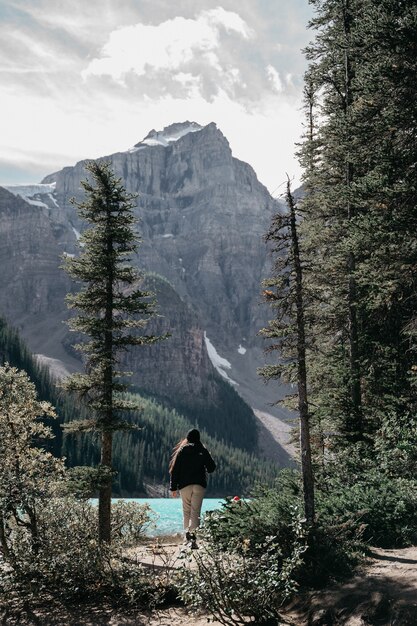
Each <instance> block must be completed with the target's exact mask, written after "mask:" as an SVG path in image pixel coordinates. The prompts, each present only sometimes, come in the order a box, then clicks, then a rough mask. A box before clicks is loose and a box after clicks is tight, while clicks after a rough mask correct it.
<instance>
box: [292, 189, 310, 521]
mask: <svg viewBox="0 0 417 626" xmlns="http://www.w3.org/2000/svg"><path fill="white" fill-rule="evenodd" d="M287 204H288V207H289V210H290V228H291V242H292V251H293V264H294V272H295V281H296V288H295V295H296V310H297V378H298V380H297V384H298V409H299V413H300V450H301V473H302V477H303V492H304V511H305V517H306V519H307V522H308V523H310V524H312V523H313V522H314V515H315V513H314V476H313V466H312V461H311V444H310V419H309V418H310V416H309V411H308V398H307V369H306V341H305V321H304V302H303V274H302V267H301V260H300V249H299V244H298V232H297V220H296V214H295V203H294V198H293V195H292V193H291V186H290V181H289V180H288V182H287Z"/></svg>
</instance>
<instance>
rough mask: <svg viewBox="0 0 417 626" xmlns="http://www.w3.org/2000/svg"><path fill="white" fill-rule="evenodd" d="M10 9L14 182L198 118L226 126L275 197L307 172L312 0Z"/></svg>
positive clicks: (1, 164) (141, 1)
mask: <svg viewBox="0 0 417 626" xmlns="http://www.w3.org/2000/svg"><path fill="white" fill-rule="evenodd" d="M4 2H5V5H6V6H11V7H12V8H13V7H16V14H15V16H14V17H13V10H11V11H10V18H6V19H5V20H4V22H3V24H0V35H1V36H0V56H1V58H2V61H1V66H0V79H1V80H0V100H1V109H2V115H1V116H0V144H1V145H0V175H1V180H2V182H4V183H7V182H10V181H11V180H12V179H11V178H10V172H12V171H13V169H16V170H19V178H18V179H19V180H23V176H24V170H26V171H28V173H29V174H30V176H28V178H30V180H32V181H33V182H35V181H39V180H40V179H41V178H42V177H43V176H44V175H46V174H48V173H50V172H52V171H55V170H57V169H59V168H61V167H63V166H65V165H72V164H73V163H74V162H75V161H77V160H80V159H84V158H95V157H99V156H103V155H106V154H111V153H114V152H116V151H119V150H126V149H128V148H130V147H131V146H132V145H133V144H134V143H136V142H138V141H139V140H141V139H142V138H143V137H144V136H145V135H146V134H147V133H148V132H149V130H150V129H152V128H157V129H161V128H163V127H164V126H167V125H169V124H171V123H173V122H176V121H184V120H186V119H190V120H195V121H196V122H198V123H200V124H208V123H209V122H212V121H214V122H216V124H217V125H218V127H219V128H220V130H222V132H223V133H224V134H225V136H226V137H227V139H228V140H229V142H230V145H231V148H232V150H233V153H234V155H235V156H236V157H238V158H240V159H242V160H244V161H247V162H248V163H250V164H251V165H252V166H253V167H254V169H255V170H256V172H257V174H258V176H259V178H260V180H261V181H262V182H263V183H264V184H266V185H267V186H268V187H269V189H271V190H273V189H274V188H275V187H277V186H278V184H279V183H280V182H281V181H283V180H284V179H285V172H286V171H288V173H289V174H290V175H292V174H296V176H297V174H298V172H299V166H298V164H297V163H296V161H295V159H294V156H293V155H294V142H295V141H297V140H298V137H299V134H300V133H301V120H302V114H301V113H300V111H299V108H300V106H301V77H302V72H303V70H304V65H303V61H302V55H301V52H300V48H302V47H303V46H304V45H305V44H306V43H307V35H306V34H305V30H304V24H305V23H306V19H304V17H305V16H304V15H303V12H305V11H306V10H307V9H305V5H306V3H305V0H280V3H279V8H276V7H275V5H274V4H273V3H265V2H264V0H240V1H239V3H237V2H236V0H222V6H218V2H219V0H176V2H175V3H174V2H172V0H135V2H132V1H131V0H90V1H89V2H85V0H72V1H71V3H61V2H59V3H57V2H56V0H37V1H36V2H33V0H4ZM294 29H295V30H294ZM82 73H83V75H84V77H85V80H83V79H82ZM26 180H27V179H26Z"/></svg>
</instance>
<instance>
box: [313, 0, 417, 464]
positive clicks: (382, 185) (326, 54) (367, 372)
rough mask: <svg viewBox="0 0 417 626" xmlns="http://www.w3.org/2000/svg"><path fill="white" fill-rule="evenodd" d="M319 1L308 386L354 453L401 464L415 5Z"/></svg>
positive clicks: (338, 439)
mask: <svg viewBox="0 0 417 626" xmlns="http://www.w3.org/2000/svg"><path fill="white" fill-rule="evenodd" d="M311 4H313V5H314V7H315V10H316V15H315V17H314V19H313V20H312V23H311V26H312V27H313V28H314V29H315V30H316V38H315V40H314V42H313V43H312V44H311V45H310V46H309V48H308V49H307V57H308V59H309V61H310V65H309V69H308V71H307V74H306V110H307V132H306V137H305V142H304V145H303V146H302V148H301V155H300V156H301V161H302V164H303V166H304V168H305V179H304V183H305V189H306V197H305V200H304V201H303V204H302V209H303V213H304V220H303V222H302V224H301V229H300V235H301V237H302V240H303V248H304V250H305V251H306V252H307V254H308V256H309V259H310V262H309V267H308V272H307V273H306V276H305V278H306V282H307V283H308V287H309V289H310V290H311V291H312V292H313V293H314V295H315V302H316V304H315V306H314V307H313V308H312V311H311V312H312V313H314V325H313V335H314V337H315V342H314V346H313V347H314V349H312V350H310V352H309V354H308V371H309V381H310V385H311V388H310V392H311V394H312V396H311V397H312V399H313V401H314V404H315V405H316V408H315V418H316V423H317V419H322V420H323V421H324V422H325V423H326V426H325V430H327V432H329V433H331V440H332V442H333V443H332V445H333V449H338V450H342V449H343V448H344V447H345V446H347V448H346V449H347V450H350V451H349V452H348V454H347V455H345V458H346V461H347V462H349V459H351V460H353V462H354V463H357V460H358V459H359V460H360V462H362V461H363V462H364V463H365V464H366V463H367V462H368V461H372V459H375V451H377V450H380V456H379V457H378V460H379V461H381V459H383V458H384V457H386V456H392V458H394V457H395V458H396V459H397V469H396V470H395V471H398V468H399V465H400V464H399V463H398V460H399V459H404V463H405V465H407V463H409V462H411V463H414V464H415V460H414V461H413V460H412V459H413V454H412V453H411V452H409V453H407V454H405V453H404V450H405V449H406V448H407V449H408V450H411V448H410V446H408V444H407V443H406V442H405V443H404V442H403V443H404V445H403V444H401V443H400V444H399V443H398V441H399V439H402V438H405V439H407V437H408V436H409V435H406V434H405V433H406V432H408V433H409V434H410V433H412V432H415V417H413V415H414V416H415V408H416V395H415V385H414V386H413V381H414V380H415V370H413V364H415V359H416V342H415V328H416V324H415V313H413V311H415V310H416V304H417V299H416V298H417V284H416V278H415V277H416V271H415V270H416V267H417V245H416V233H417V228H416V226H417V224H416V219H417V212H416V198H417V194H416V182H415V166H416V162H417V141H416V128H417V125H416V107H415V105H414V104H413V103H415V99H416V95H417V94H416V81H415V75H416V69H417V68H416V58H417V54H416V53H417V49H416V48H417V46H416V39H415V32H416V28H417V9H416V6H415V2H412V1H411V0H405V1H404V2H396V1H394V0H382V1H379V0H312V1H311ZM314 113H315V114H314ZM388 442H389V443H388ZM340 444H342V445H340ZM350 444H354V445H355V446H356V448H357V449H358V450H359V452H360V454H359V455H358V456H357V457H355V455H353V454H351V449H352V448H351V445H350ZM393 446H394V448H395V453H392V450H393V449H394V448H393ZM399 446H402V452H400V447H399ZM390 448H391V452H390ZM366 450H367V454H363V453H364V452H365V451H366ZM382 450H384V452H382ZM405 457H407V459H408V461H405ZM414 457H415V455H414ZM367 459H368V461H367ZM394 465H395V462H393V463H392V465H391V469H392V471H394V470H393V467H394ZM409 469H410V468H409ZM408 471H409V470H408Z"/></svg>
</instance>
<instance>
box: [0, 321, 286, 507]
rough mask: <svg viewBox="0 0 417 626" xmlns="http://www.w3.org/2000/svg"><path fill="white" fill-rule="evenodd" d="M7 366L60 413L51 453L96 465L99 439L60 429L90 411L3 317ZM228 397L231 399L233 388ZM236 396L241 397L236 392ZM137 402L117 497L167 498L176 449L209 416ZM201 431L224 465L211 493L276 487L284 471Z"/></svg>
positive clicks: (118, 444) (118, 463) (124, 440)
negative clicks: (154, 494)
mask: <svg viewBox="0 0 417 626" xmlns="http://www.w3.org/2000/svg"><path fill="white" fill-rule="evenodd" d="M5 362H9V363H10V364H11V365H13V366H14V367H18V368H19V369H23V370H25V371H26V372H27V373H28V374H29V376H30V378H31V380H32V381H33V382H34V383H35V386H36V389H37V392H38V394H39V398H41V399H42V400H47V401H48V402H50V403H51V404H52V405H53V406H54V407H55V408H56V412H57V414H58V418H59V419H58V422H57V421H56V420H47V423H48V424H49V425H50V426H51V427H52V428H53V432H54V435H55V438H54V439H52V440H50V441H48V444H47V445H48V449H50V450H51V451H52V452H53V453H54V454H55V455H56V456H62V455H63V456H64V457H66V459H67V464H68V466H75V465H94V464H96V463H97V462H98V459H99V451H98V446H97V445H95V443H94V435H76V434H72V435H65V436H63V431H62V427H61V426H62V424H63V423H65V422H68V421H70V420H72V419H77V418H85V417H86V416H87V415H88V410H87V409H86V408H85V407H83V406H82V405H79V403H77V402H76V401H75V400H74V399H72V398H70V396H68V395H67V394H65V393H64V391H63V390H62V389H59V388H57V386H56V384H55V382H54V381H53V380H51V377H50V375H49V371H48V369H47V368H46V367H44V366H41V365H39V364H38V363H37V362H36V361H35V360H34V359H33V357H32V355H31V354H30V352H29V351H28V349H27V348H26V346H25V344H24V343H23V342H22V340H21V339H20V337H19V335H18V333H17V332H16V331H15V330H14V329H12V328H10V327H9V326H8V325H7V324H6V323H5V321H4V320H2V319H1V318H0V363H2V364H4V363H5ZM225 387H227V385H226V384H225ZM231 391H232V392H233V390H231ZM224 393H225V396H226V397H227V393H228V389H225V392H224ZM233 394H234V395H236V394H235V392H233ZM132 399H134V400H135V401H139V404H140V405H141V407H142V408H141V411H140V412H139V413H137V414H135V415H132V416H131V417H130V420H131V421H133V422H134V423H135V424H137V425H138V426H139V428H140V430H137V431H133V432H130V433H120V434H119V435H117V436H116V437H115V442H114V467H115V469H116V471H117V475H116V478H115V481H114V484H113V490H114V494H115V495H116V494H118V495H124V496H132V495H138V494H142V495H143V494H144V493H146V484H157V485H158V486H160V487H159V491H160V492H161V493H166V489H167V486H168V482H169V477H168V463H169V458H170V455H171V451H172V448H173V446H174V445H175V444H176V443H177V442H178V441H179V440H180V439H181V438H183V437H184V435H185V434H186V433H187V431H188V430H189V429H190V428H192V427H195V426H196V425H198V426H199V425H200V424H203V423H204V422H203V420H204V418H207V415H203V416H198V415H196V416H195V419H194V420H193V421H190V420H189V419H187V418H185V417H184V416H182V415H181V414H180V413H178V412H177V411H176V410H173V409H169V408H167V407H166V406H163V405H162V404H158V402H157V401H155V400H153V399H152V398H145V397H139V396H135V397H132ZM242 404H243V406H244V408H246V405H244V403H243V402H242ZM232 408H233V405H232ZM225 418H226V416H225ZM236 418H237V416H236ZM230 419H231V425H232V426H233V427H234V428H236V429H238V422H234V419H235V417H234V414H233V410H232V411H231V414H230ZM202 428H203V430H202V436H203V440H204V442H205V443H206V445H207V446H208V447H209V449H210V451H211V453H212V455H213V457H214V458H215V459H216V462H217V464H218V466H219V471H218V472H215V473H214V474H213V475H212V477H211V479H210V485H209V493H211V494H216V495H230V494H233V495H235V494H242V493H246V494H247V493H249V492H250V491H251V489H252V488H253V486H254V485H255V483H256V482H266V483H271V482H272V481H273V480H274V478H275V477H276V476H277V472H278V469H279V468H278V467H277V465H276V464H273V463H269V462H267V461H262V460H261V459H258V458H257V457H256V456H255V455H254V454H251V453H250V452H247V451H246V450H245V449H242V448H239V447H233V446H230V445H227V444H225V443H224V442H223V441H222V440H219V439H217V438H216V437H214V436H213V435H208V434H207V433H206V432H205V431H204V427H202ZM251 443H252V444H253V443H254V442H251Z"/></svg>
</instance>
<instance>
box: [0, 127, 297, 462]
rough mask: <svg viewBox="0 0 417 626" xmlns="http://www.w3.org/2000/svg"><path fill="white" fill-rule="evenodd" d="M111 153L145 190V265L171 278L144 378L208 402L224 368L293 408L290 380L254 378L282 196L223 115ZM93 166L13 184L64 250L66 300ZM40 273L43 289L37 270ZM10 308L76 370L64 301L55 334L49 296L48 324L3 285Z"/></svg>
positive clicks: (135, 189) (246, 390) (252, 396)
mask: <svg viewBox="0 0 417 626" xmlns="http://www.w3.org/2000/svg"><path fill="white" fill-rule="evenodd" d="M103 158H105V159H106V160H107V161H110V163H111V165H112V167H113V169H114V170H115V172H116V174H117V175H119V176H120V177H122V178H123V182H124V184H125V186H126V188H127V190H128V191H129V192H132V193H137V194H139V195H138V198H137V215H138V217H139V218H140V220H141V223H140V231H141V234H142V237H143V242H142V245H141V247H140V250H139V254H138V259H137V264H138V266H139V267H141V268H143V269H144V270H145V271H146V272H148V273H151V275H158V276H160V277H163V278H162V280H158V281H157V282H158V289H159V292H160V293H158V295H159V297H160V312H161V314H162V315H163V316H165V321H166V323H167V326H168V327H169V330H170V332H171V334H172V338H171V339H170V340H167V341H166V342H163V343H162V344H158V345H157V346H154V347H153V348H149V350H150V352H149V354H147V355H146V358H144V355H143V353H141V354H142V356H141V355H140V354H139V352H138V354H137V355H136V356H132V361H131V362H132V363H133V364H134V369H135V372H136V377H135V382H136V384H137V385H138V387H140V389H141V391H145V392H148V393H156V392H157V395H161V396H162V397H164V398H168V397H170V398H171V399H174V400H176V401H177V402H179V403H180V404H181V405H187V406H188V407H189V408H190V410H191V411H192V409H193V407H196V409H198V410H199V409H200V408H201V407H202V406H204V404H207V402H209V403H211V404H213V405H214V406H215V405H216V402H218V398H219V391H218V389H217V387H218V385H217V383H216V378H217V377H218V374H219V375H220V376H222V378H223V379H225V380H227V381H228V382H229V383H230V384H231V385H232V386H233V387H234V388H235V390H236V391H237V392H238V393H239V394H240V395H241V396H242V398H244V399H245V400H246V401H247V402H248V403H249V404H250V406H252V407H254V408H256V409H259V410H261V411H265V412H269V413H273V414H275V415H278V416H281V417H287V414H286V413H285V411H283V409H280V408H278V407H274V408H272V407H270V403H271V402H273V401H276V400H277V399H278V398H279V397H280V396H282V395H283V393H284V392H285V389H283V388H282V387H281V386H278V385H276V386H275V387H273V386H271V387H268V386H267V387H265V386H264V385H263V383H262V382H260V381H259V380H258V377H257V375H256V367H257V366H258V365H260V364H262V363H263V362H264V357H263V355H262V343H261V340H260V339H259V337H257V335H256V334H257V331H258V330H259V328H261V327H262V326H263V325H264V323H265V319H266V316H267V315H268V313H269V312H268V311H267V310H265V307H262V306H260V305H259V300H260V297H259V293H260V290H261V287H260V282H261V279H262V278H263V277H266V276H267V275H268V273H269V260H268V258H267V254H266V250H265V245H264V243H263V240H262V238H263V235H264V233H265V232H266V230H267V228H268V226H269V222H270V219H271V216H272V214H273V212H274V211H276V210H277V203H276V201H275V200H274V199H273V198H271V196H270V194H269V193H268V191H267V189H266V188H265V187H264V186H263V185H262V184H261V183H260V182H259V181H258V179H257V177H256V174H255V172H254V170H253V169H252V168H251V167H250V165H248V164H247V163H243V162H242V161H239V160H238V159H236V158H234V157H233V156H232V152H231V149H230V146H229V143H228V141H227V139H226V138H225V137H224V135H223V134H222V133H221V131H220V130H219V129H218V128H217V127H216V125H215V124H214V123H212V124H208V125H207V126H200V125H198V124H196V123H195V122H185V123H180V124H173V125H171V126H168V127H166V128H164V129H163V130H162V131H159V132H157V131H155V130H153V131H151V132H150V133H149V134H148V135H147V137H145V138H144V139H143V140H142V141H140V142H138V143H136V144H135V145H134V146H133V147H132V148H131V149H129V150H127V151H126V152H119V153H116V154H112V155H109V156H107V157H103ZM84 165H85V161H81V162H79V163H77V164H76V165H75V166H73V167H65V168H63V169H62V170H60V171H58V172H55V173H54V174H51V175H49V176H47V177H46V178H45V179H44V180H43V181H42V183H41V184H40V185H37V186H32V188H30V189H28V188H27V187H26V188H23V187H22V186H20V187H19V186H16V187H12V186H10V187H8V190H9V192H10V191H12V192H13V193H14V194H16V195H19V196H24V197H25V198H26V204H27V201H29V202H30V204H29V205H27V207H26V209H25V210H26V213H27V214H29V212H30V210H32V213H34V214H37V215H38V217H37V219H42V220H45V223H46V222H48V224H49V225H48V227H47V230H48V229H49V230H48V233H49V234H48V235H47V237H48V239H49V241H50V243H49V244H48V245H49V246H53V247H54V251H55V252H56V257H55V266H54V273H53V276H52V275H51V281H50V291H51V292H53V293H56V297H61V294H63V293H64V292H66V291H68V290H69V286H68V279H67V278H66V277H65V276H63V275H62V272H61V270H59V269H58V266H59V261H58V260H57V258H58V252H63V253H66V254H77V253H78V244H77V237H78V235H79V232H81V231H82V229H83V227H84V225H83V224H82V223H81V221H80V220H79V218H78V216H77V214H76V211H75V209H74V206H73V205H72V204H71V203H70V199H71V198H72V197H75V198H76V199H78V200H79V199H81V197H82V191H81V187H80V181H81V180H82V179H84V178H85V177H86V173H85V170H84ZM9 196H10V193H9ZM19 202H24V200H23V199H21V200H19ZM0 211H1V207H0ZM31 219H32V220H33V219H34V217H33V216H32V217H31ZM45 228H46V227H45ZM27 233H28V235H27V239H26V242H28V241H29V239H30V236H29V231H27ZM45 233H46V230H45ZM1 245H2V244H1V242H0V246H1ZM27 245H29V244H28V243H27ZM55 252H54V254H55ZM135 262H136V260H135ZM35 267H36V264H35ZM38 269H39V270H40V266H39V267H38ZM11 271H13V270H11ZM0 280H1V279H0ZM39 280H40V279H39ZM32 282H33V287H32V291H35V292H36V289H37V287H36V285H37V284H38V279H36V280H35V279H33V280H32ZM157 291H158V290H157ZM58 294H59V295H58ZM161 296H162V297H161ZM41 299H42V298H41ZM6 302H8V304H7V306H6ZM61 302H62V303H63V298H62V300H61ZM58 308H59V307H58ZM0 312H1V313H3V314H4V315H5V316H6V317H7V318H8V319H11V320H13V322H14V323H17V325H18V326H19V328H20V330H21V332H22V335H23V337H24V338H25V339H26V340H27V341H28V344H29V346H30V348H31V349H32V350H33V351H35V352H38V353H41V354H43V355H45V356H46V357H49V358H53V359H59V360H60V361H63V362H64V363H65V364H66V366H67V367H68V368H69V369H73V368H75V367H77V365H76V360H75V357H74V355H73V354H72V352H71V349H70V348H69V345H70V343H71V341H72V337H71V336H69V335H68V333H66V331H65V328H64V329H63V327H62V326H63V325H62V324H61V320H62V319H63V318H64V317H66V316H67V313H66V310H65V305H63V304H61V307H60V310H59V311H57V310H56V309H55V308H54V313H53V317H54V320H53V328H54V329H58V328H59V331H58V330H54V333H53V340H54V341H53V342H51V341H50V331H49V326H50V324H51V323H52V320H51V311H50V309H49V305H47V303H46V302H43V303H40V304H39V315H40V316H42V314H43V315H45V316H46V317H47V318H48V319H47V320H46V321H45V324H44V325H42V322H41V321H40V319H38V318H37V321H36V323H34V319H32V317H33V316H32V315H30V316H28V314H27V312H26V306H25V305H24V304H23V295H22V294H19V297H18V298H12V297H11V294H10V290H9V287H8V284H5V285H4V290H3V289H2V292H1V295H0ZM52 343H54V345H52ZM152 350H154V351H153V352H152ZM155 381H158V382H157V383H155ZM155 386H156V387H157V389H155ZM282 458H285V454H283V455H282Z"/></svg>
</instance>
